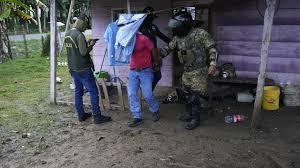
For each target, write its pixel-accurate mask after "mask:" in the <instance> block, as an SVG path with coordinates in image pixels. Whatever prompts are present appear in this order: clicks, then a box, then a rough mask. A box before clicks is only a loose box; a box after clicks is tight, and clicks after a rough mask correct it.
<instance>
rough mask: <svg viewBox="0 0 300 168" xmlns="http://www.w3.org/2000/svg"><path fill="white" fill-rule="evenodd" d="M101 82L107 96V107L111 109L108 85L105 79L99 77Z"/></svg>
mask: <svg viewBox="0 0 300 168" xmlns="http://www.w3.org/2000/svg"><path fill="white" fill-rule="evenodd" d="M99 81H100V83H101V86H102V89H103V92H104V96H105V100H104V102H105V104H106V107H107V108H108V109H111V106H110V100H109V95H108V91H107V87H106V84H105V82H104V80H103V79H99Z"/></svg>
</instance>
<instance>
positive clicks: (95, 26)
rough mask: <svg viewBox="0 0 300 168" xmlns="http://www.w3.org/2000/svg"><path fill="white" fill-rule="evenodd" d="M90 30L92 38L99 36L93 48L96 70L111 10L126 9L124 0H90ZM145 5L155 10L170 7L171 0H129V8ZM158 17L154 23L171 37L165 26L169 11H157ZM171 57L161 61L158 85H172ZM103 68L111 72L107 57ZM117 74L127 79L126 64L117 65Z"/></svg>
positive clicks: (101, 58)
mask: <svg viewBox="0 0 300 168" xmlns="http://www.w3.org/2000/svg"><path fill="white" fill-rule="evenodd" d="M91 3H92V5H91V7H92V9H91V10H92V11H91V13H92V31H93V38H99V39H100V40H99V42H98V43H97V44H96V46H95V47H94V50H93V54H94V62H95V68H96V70H100V66H101V62H102V60H103V55H104V52H105V48H106V43H105V42H104V40H103V35H104V32H105V30H106V27H107V26H108V24H109V23H110V22H111V10H112V9H116V8H123V9H126V7H127V4H126V1H124V0H113V1H112V0H92V1H91ZM145 6H152V7H154V8H155V9H156V10H161V9H167V8H170V7H171V0H164V1H152V0H131V9H132V10H134V9H135V8H140V9H143V8H144V7H145ZM158 15H159V18H158V19H157V20H155V24H156V25H157V26H158V27H159V28H160V30H161V31H162V32H164V33H165V34H167V35H168V36H169V37H171V33H170V32H169V28H168V27H167V23H168V19H169V17H170V13H169V12H162V13H159V14H158ZM158 45H159V46H163V45H165V44H164V43H163V42H162V41H160V40H158ZM172 62H173V61H172V57H167V58H165V59H164V62H163V65H164V66H163V68H162V73H163V80H161V81H160V83H159V85H163V86H172V80H173V75H172V72H173V71H172ZM103 69H104V70H107V71H109V73H110V74H113V67H111V66H108V64H107V59H105V60H104V66H103ZM116 74H117V76H119V77H121V78H122V80H124V81H127V74H128V66H117V67H116Z"/></svg>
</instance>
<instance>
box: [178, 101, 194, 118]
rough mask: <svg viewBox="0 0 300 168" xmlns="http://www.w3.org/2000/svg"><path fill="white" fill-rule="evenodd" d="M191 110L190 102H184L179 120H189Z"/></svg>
mask: <svg viewBox="0 0 300 168" xmlns="http://www.w3.org/2000/svg"><path fill="white" fill-rule="evenodd" d="M191 111H192V106H191V104H186V105H185V112H182V113H181V115H180V117H179V120H180V121H185V122H189V121H191V119H192V114H191Z"/></svg>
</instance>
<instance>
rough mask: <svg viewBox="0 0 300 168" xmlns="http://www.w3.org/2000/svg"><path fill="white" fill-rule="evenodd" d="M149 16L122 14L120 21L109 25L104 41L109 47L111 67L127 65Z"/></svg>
mask: <svg viewBox="0 0 300 168" xmlns="http://www.w3.org/2000/svg"><path fill="white" fill-rule="evenodd" d="M146 16H147V14H120V16H119V19H118V20H117V21H116V22H113V23H111V24H109V25H108V27H107V29H106V31H105V33H104V39H105V41H106V43H107V47H108V56H109V59H108V60H109V65H110V66H118V65H127V64H129V63H130V58H131V55H132V52H133V49H134V46H135V40H136V33H137V32H138V30H139V28H140V26H141V24H142V23H143V21H144V20H145V18H146Z"/></svg>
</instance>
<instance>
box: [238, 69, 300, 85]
mask: <svg viewBox="0 0 300 168" xmlns="http://www.w3.org/2000/svg"><path fill="white" fill-rule="evenodd" d="M236 74H237V76H239V77H249V78H255V77H256V78H257V76H258V72H253V71H237V72H236ZM266 77H267V78H269V79H273V80H274V81H275V83H276V84H280V83H287V82H289V83H291V84H295V85H298V84H299V83H300V74H295V73H273V72H267V76H266Z"/></svg>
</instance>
